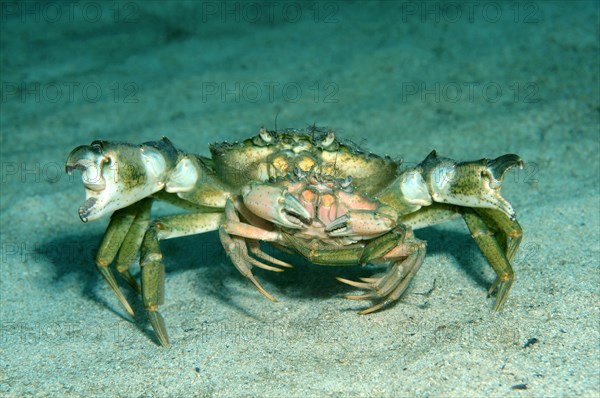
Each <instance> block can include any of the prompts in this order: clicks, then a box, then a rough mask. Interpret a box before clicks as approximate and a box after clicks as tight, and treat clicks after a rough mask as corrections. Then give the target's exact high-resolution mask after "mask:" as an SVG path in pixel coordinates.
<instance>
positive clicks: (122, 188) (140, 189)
mask: <svg viewBox="0 0 600 398" xmlns="http://www.w3.org/2000/svg"><path fill="white" fill-rule="evenodd" d="M175 151H176V150H175V149H174V148H173V146H172V144H171V143H170V141H168V140H167V139H166V138H164V139H163V140H161V141H157V142H148V143H145V144H142V145H131V144H123V143H113V142H107V141H94V142H92V143H91V144H90V145H82V146H79V147H77V148H75V149H73V151H71V153H70V154H69V157H68V158H67V163H66V166H65V171H66V172H67V173H68V174H69V175H70V174H72V173H73V170H79V171H81V173H82V176H81V177H82V180H83V185H84V186H85V193H86V201H85V202H84V203H83V205H82V206H81V207H80V208H79V217H80V218H81V220H82V221H83V222H86V221H88V220H95V219H97V218H99V217H101V216H103V215H104V214H107V213H110V212H113V211H114V210H117V209H121V208H123V207H126V206H129V205H130V204H132V203H135V202H137V201H139V200H141V199H143V198H145V197H147V196H149V195H151V194H153V193H155V192H157V191H159V190H161V189H162V188H163V187H164V185H165V180H166V177H167V176H166V174H167V171H168V170H169V168H170V166H171V163H173V162H174V160H175V159H176V156H177V154H176V153H175ZM171 167H172V166H171Z"/></svg>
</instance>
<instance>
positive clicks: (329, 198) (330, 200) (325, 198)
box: [321, 195, 335, 207]
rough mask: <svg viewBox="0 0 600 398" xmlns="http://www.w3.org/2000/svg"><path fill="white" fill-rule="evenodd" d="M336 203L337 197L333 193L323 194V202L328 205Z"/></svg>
mask: <svg viewBox="0 0 600 398" xmlns="http://www.w3.org/2000/svg"><path fill="white" fill-rule="evenodd" d="M334 203H335V198H334V197H333V196H332V195H323V196H321V204H322V205H323V206H326V207H330V206H331V205H332V204H334Z"/></svg>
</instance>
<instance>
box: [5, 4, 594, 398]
mask: <svg viewBox="0 0 600 398" xmlns="http://www.w3.org/2000/svg"><path fill="white" fill-rule="evenodd" d="M0 5H1V7H2V9H1V12H2V14H1V23H2V25H1V31H0V33H1V38H0V43H1V47H2V51H1V56H0V57H1V75H2V82H1V83H2V91H1V95H2V98H1V120H0V132H1V136H0V143H1V146H2V149H1V156H2V159H1V164H2V185H1V205H0V212H1V213H0V214H1V250H2V251H1V262H0V277H1V279H0V293H1V296H0V300H1V306H0V309H1V327H2V329H1V333H2V334H1V341H0V358H1V359H0V394H1V395H3V396H7V397H16V396H82V397H91V396H127V397H129V396H158V397H161V396H178V397H192V396H216V397H239V396H268V397H279V396H311V397H313V396H314V397H329V396H331V397H397V396H432V397H442V396H443V397H448V396H450V397H464V396H519V397H530V396H531V397H541V396H544V397H547V396H557V397H558V396H589V397H594V396H595V397H597V396H598V395H599V394H600V391H599V389H600V363H599V362H600V352H599V346H598V341H599V337H600V336H599V319H600V318H599V313H598V303H599V275H600V273H599V262H600V261H599V236H598V235H599V214H600V212H599V196H600V190H599V174H600V172H599V167H600V162H599V135H600V129H599V115H600V93H599V84H600V82H599V75H598V71H599V44H598V37H599V9H598V3H597V2H592V1H589V2H588V1H580V2H574V1H569V2H566V1H565V2H559V1H544V2H542V1H538V2H535V1H532V2H518V3H509V2H486V1H483V2H465V3H461V2H452V3H447V2H427V3H420V2H401V1H398V2H391V1H389V2H386V1H384V2H360V1H357V2H352V3H346V2H333V1H322V2H283V1H275V2H238V1H229V2H226V3H222V2H204V3H200V2H180V1H171V2H154V1H152V2H135V1H133V2H95V1H79V2H74V3H69V2H64V3H63V2H41V3H37V2H27V3H22V2H10V1H3V2H2V3H1V4H0ZM275 119H277V120H276V123H277V127H278V128H283V127H300V128H304V127H306V126H308V125H311V124H313V123H316V124H317V125H318V126H322V127H328V128H332V129H334V130H335V131H336V132H337V133H338V135H339V136H341V137H344V138H347V139H350V140H352V141H354V142H357V143H359V144H360V145H362V146H364V147H366V148H367V149H369V150H370V151H373V152H375V153H379V154H389V155H390V156H393V157H395V158H400V157H401V158H403V159H404V161H405V162H406V163H407V164H416V163H418V162H420V161H421V160H422V159H423V158H424V157H425V156H427V154H428V153H429V152H430V151H431V150H432V149H436V150H437V151H438V153H439V154H441V155H443V156H447V157H451V158H454V159H458V160H470V159H479V158H482V157H488V158H493V157H497V156H500V155H502V154H505V153H518V154H519V155H520V156H521V157H522V158H523V159H525V160H526V164H525V167H524V169H523V170H521V171H520V172H511V174H509V176H508V177H507V178H506V181H505V183H504V186H503V195H504V196H505V197H506V198H508V199H509V200H510V201H511V203H512V204H513V206H514V207H515V209H516V210H517V212H518V219H519V221H520V223H521V224H522V226H523V229H524V231H525V234H524V239H523V243H522V246H521V251H520V253H519V255H518V256H517V258H516V259H515V261H514V268H515V273H516V278H515V283H514V286H513V288H512V291H511V293H510V297H509V299H508V302H507V305H506V306H505V308H504V310H503V311H501V312H500V313H493V312H492V310H491V307H492V302H493V299H488V298H486V290H487V288H488V287H489V285H490V284H491V283H492V281H493V279H494V273H493V270H492V268H491V267H489V266H488V265H487V263H486V261H485V259H484V258H483V256H482V255H481V254H480V252H479V251H478V248H477V246H476V245H475V243H474V242H473V241H472V239H471V237H470V235H469V232H468V230H467V228H466V226H465V225H464V223H463V222H461V221H460V220H457V221H454V222H451V223H447V224H443V225H440V226H437V227H431V228H428V229H424V230H418V231H416V235H417V236H418V237H419V238H422V239H426V240H427V241H428V256H427V258H426V260H425V263H424V265H423V266H422V268H421V270H420V271H419V273H418V275H417V276H416V278H415V280H414V281H413V283H412V284H411V286H410V288H409V290H408V291H407V293H406V294H405V295H404V297H403V298H402V300H401V301H400V302H399V303H398V304H397V305H395V306H393V307H392V308H389V309H387V310H385V311H381V312H379V313H376V314H373V315H369V316H358V315H357V314H356V312H357V310H359V309H361V308H364V306H363V304H364V305H367V303H359V302H353V301H349V300H346V299H344V298H343V296H344V294H348V293H352V292H354V291H353V290H352V289H351V288H349V287H346V286H344V285H341V284H339V283H338V282H336V281H335V279H334V276H337V275H343V276H345V277H348V278H354V279H355V278H357V277H358V276H365V275H368V274H369V273H370V272H371V271H370V270H365V269H359V268H358V267H356V268H336V267H333V268H330V267H317V266H314V265H311V264H308V263H306V262H304V261H302V260H300V259H299V258H297V257H293V256H289V255H283V258H285V259H287V260H289V261H293V262H294V263H295V264H296V267H295V268H293V269H292V270H289V271H286V272H284V273H281V274H274V273H270V272H267V271H261V270H258V271H256V274H257V276H258V278H259V279H261V280H262V281H263V283H264V285H265V287H266V288H267V289H268V290H269V291H270V292H271V293H273V294H274V295H275V296H276V297H277V298H278V299H279V300H280V302H279V303H272V302H269V301H268V300H265V298H264V297H262V295H260V294H259V293H258V292H257V291H256V290H255V289H254V287H253V286H252V285H251V284H249V283H248V282H247V281H246V280H245V279H244V278H243V277H242V276H240V275H239V273H238V272H237V271H236V270H235V269H234V267H233V266H232V264H231V263H230V261H229V259H228V258H227V256H226V255H225V253H224V252H223V250H222V248H221V246H220V244H219V240H218V236H217V234H216V233H208V234H205V235H200V236H192V237H187V238H181V239H175V240H172V241H165V242H163V243H162V244H161V247H162V249H163V253H164V256H165V257H164V261H165V266H166V268H167V277H166V299H165V304H164V305H163V306H162V307H161V312H162V314H163V315H164V317H165V318H166V322H167V325H168V329H169V333H170V338H171V341H172V346H171V348H169V349H162V348H159V347H157V345H156V343H155V338H154V336H153V334H152V331H151V328H150V326H149V323H148V320H147V318H146V317H145V315H143V307H142V305H141V301H140V299H139V298H138V297H136V295H135V294H134V293H133V292H131V291H130V290H128V289H127V288H126V286H123V289H124V291H126V292H127V293H126V296H127V297H128V299H129V300H130V302H131V303H132V305H133V307H134V310H135V311H136V312H137V313H138V314H140V315H139V317H138V318H137V319H136V320H135V321H131V320H130V319H129V317H128V315H127V313H126V312H125V311H124V310H123V308H122V307H121V306H120V304H119V303H118V301H117V300H116V298H115V296H114V294H113V293H112V292H111V291H110V289H109V288H108V287H107V286H106V284H105V283H104V282H103V280H102V279H101V277H100V275H99V274H98V273H97V271H96V270H95V266H94V254H95V251H96V249H97V247H98V244H99V241H100V239H101V237H102V234H103V231H104V229H105V228H106V225H107V223H108V217H105V218H103V219H101V220H99V221H96V222H93V223H88V224H83V223H81V221H80V220H79V218H78V216H77V209H78V207H79V206H80V205H81V203H82V202H83V200H84V192H83V186H82V183H81V178H80V176H79V174H76V175H75V176H72V177H69V176H67V175H66V174H64V172H63V168H64V162H65V160H66V157H67V154H68V153H69V151H70V150H71V149H72V148H74V147H75V146H78V145H82V144H88V143H90V142H91V141H93V140H96V139H104V140H114V141H126V142H133V143H140V142H145V141H151V140H156V139H158V138H160V137H161V136H163V135H166V136H168V137H169V138H170V139H171V140H172V141H173V143H175V145H177V146H178V147H179V148H182V149H184V150H186V151H190V152H195V153H201V154H205V155H206V154H208V148H207V145H208V144H209V143H211V142H217V141H223V140H230V141H233V140H241V139H244V138H246V137H248V136H250V135H254V134H256V133H257V131H258V129H259V127H260V126H262V125H264V126H267V127H268V128H269V129H273V128H274V126H275Z"/></svg>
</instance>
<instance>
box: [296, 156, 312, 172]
mask: <svg viewBox="0 0 600 398" xmlns="http://www.w3.org/2000/svg"><path fill="white" fill-rule="evenodd" d="M314 165H315V161H314V160H313V159H311V158H309V157H305V158H304V159H302V160H300V161H299V162H298V167H299V168H300V170H302V171H310V170H311V169H312V168H313V167H314Z"/></svg>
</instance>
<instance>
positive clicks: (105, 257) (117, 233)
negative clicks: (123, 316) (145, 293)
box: [96, 200, 149, 317]
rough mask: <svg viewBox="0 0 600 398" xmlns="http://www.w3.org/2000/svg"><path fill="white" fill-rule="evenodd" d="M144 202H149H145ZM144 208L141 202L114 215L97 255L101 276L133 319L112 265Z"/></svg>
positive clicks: (97, 264)
mask: <svg viewBox="0 0 600 398" xmlns="http://www.w3.org/2000/svg"><path fill="white" fill-rule="evenodd" d="M142 202H149V201H148V200H144V201H142ZM143 206H145V204H144V205H142V204H141V202H138V203H135V204H133V205H131V206H128V207H125V208H123V209H120V210H117V211H115V212H114V213H113V215H112V216H111V218H110V223H109V224H108V228H107V229H106V232H105V233H104V237H103V238H102V243H101V244H100V248H99V249H98V252H97V254H96V266H97V267H98V270H99V271H100V274H101V275H102V277H103V278H104V280H105V281H106V283H107V284H108V286H110V288H111V289H112V291H113V292H114V293H115V295H116V296H117V298H118V299H119V301H120V302H121V304H122V305H123V307H125V309H126V310H127V312H128V313H129V315H131V316H132V317H133V316H134V313H133V309H131V306H130V305H129V303H128V302H127V299H126V298H125V296H124V295H123V293H122V292H121V289H120V288H119V285H118V283H117V280H116V279H115V276H114V274H113V272H112V271H111V269H110V264H111V263H112V262H113V260H114V259H115V256H116V255H117V252H118V251H119V249H120V248H121V246H122V244H123V241H124V240H125V238H126V236H127V234H128V231H129V230H130V228H131V225H132V224H133V222H134V220H135V218H136V215H137V214H138V213H139V211H140V208H141V207H143Z"/></svg>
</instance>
